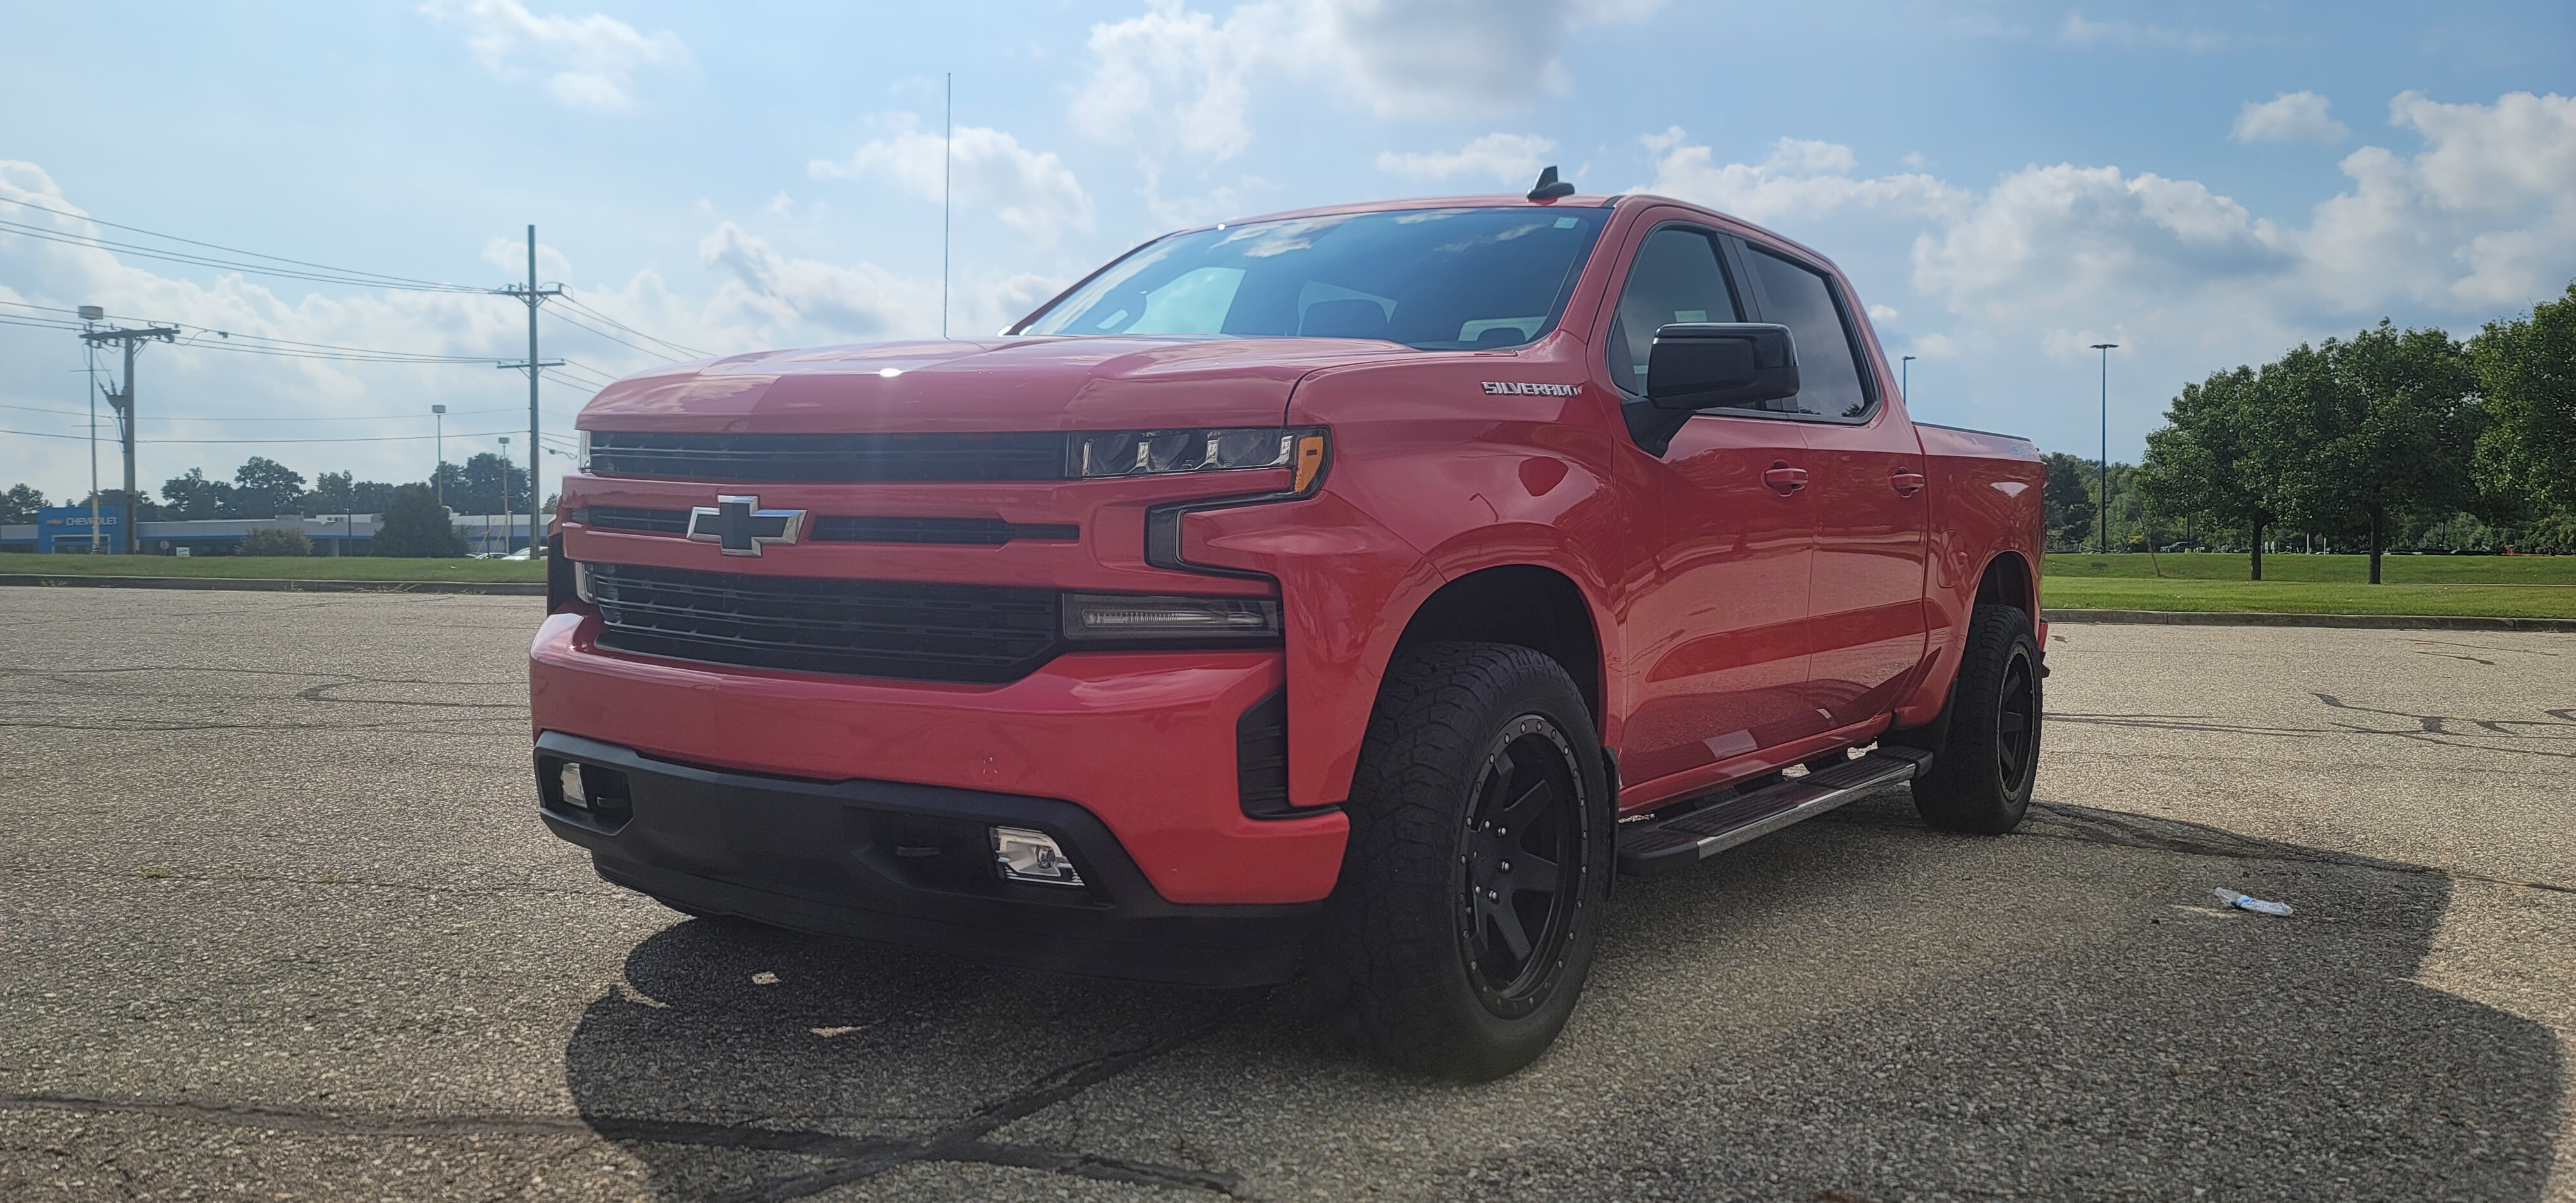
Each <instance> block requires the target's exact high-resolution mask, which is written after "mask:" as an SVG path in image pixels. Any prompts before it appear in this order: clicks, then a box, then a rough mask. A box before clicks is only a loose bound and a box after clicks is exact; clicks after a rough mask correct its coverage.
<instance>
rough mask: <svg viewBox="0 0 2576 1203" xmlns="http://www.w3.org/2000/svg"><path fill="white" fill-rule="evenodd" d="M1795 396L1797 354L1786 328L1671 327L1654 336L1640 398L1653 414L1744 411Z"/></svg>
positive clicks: (1744, 325) (1733, 324) (1747, 325)
mask: <svg viewBox="0 0 2576 1203" xmlns="http://www.w3.org/2000/svg"><path fill="white" fill-rule="evenodd" d="M1797 395H1798V348H1797V344H1796V343H1795V342H1794V341H1793V340H1792V339H1791V338H1790V337H1789V328H1788V327H1787V326H1774V325H1767V324H1764V323H1760V322H1677V323H1675V324H1673V325H1670V326H1665V327H1662V328H1660V329H1658V330H1656V331H1655V348H1654V350H1653V352H1651V353H1650V354H1649V356H1648V357H1647V359H1646V397H1647V399H1649V400H1651V401H1653V402H1654V404H1655V408H1657V409H1681V410H1699V409H1708V408H1711V407H1713V406H1721V405H1722V406H1729V407H1732V408H1737V409H1749V408H1755V407H1758V406H1760V405H1761V404H1762V403H1763V402H1766V401H1777V400H1780V399H1781V398H1783V397H1794V396H1797Z"/></svg>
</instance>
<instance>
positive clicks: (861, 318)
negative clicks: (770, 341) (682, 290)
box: [698, 221, 939, 339]
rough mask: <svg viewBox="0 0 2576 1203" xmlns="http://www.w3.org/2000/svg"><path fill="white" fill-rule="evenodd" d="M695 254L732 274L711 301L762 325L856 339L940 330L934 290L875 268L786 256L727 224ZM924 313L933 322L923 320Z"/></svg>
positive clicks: (711, 264) (714, 231) (738, 228)
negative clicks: (816, 329)
mask: <svg viewBox="0 0 2576 1203" xmlns="http://www.w3.org/2000/svg"><path fill="white" fill-rule="evenodd" d="M698 257H699V259H700V260H701V261H703V262H704V263H705V264H706V265H707V266H708V267H710V268H713V269H716V270H718V271H720V272H723V273H725V274H726V275H729V276H731V277H732V279H730V280H727V281H725V283H724V284H723V285H721V286H719V287H718V288H717V290H716V299H715V304H716V305H717V306H719V307H722V308H726V309H732V310H735V311H738V312H740V313H741V314H743V315H745V316H747V317H750V318H752V319H754V320H756V321H759V322H763V323H766V324H771V325H784V326H819V327H822V328H824V329H826V330H829V331H831V332H834V333H837V334H839V335H841V336H843V337H846V338H860V339H867V338H886V337H892V336H895V335H897V334H901V335H908V336H919V335H922V334H925V333H934V332H936V331H937V329H938V322H937V319H936V314H937V312H938V308H939V304H938V300H937V296H938V293H937V291H936V289H937V285H936V284H935V283H934V284H932V285H931V286H930V287H929V288H928V289H924V288H923V287H922V286H921V285H919V284H917V283H914V282H910V281H906V280H903V279H900V278H898V277H896V276H895V275H894V274H893V273H891V272H888V271H886V270H885V269H883V268H880V267H877V266H875V265H874V264H867V263H862V264H859V265H857V266H844V265H842V264H837V263H826V262H823V261H822V260H819V259H793V258H789V257H787V256H785V255H781V254H779V253H778V252H777V251H775V250H772V249H770V246H769V243H768V242H767V241H765V240H763V239H761V238H759V237H757V236H754V235H752V234H749V233H746V232H745V231H744V230H743V228H742V227H740V226H737V225H735V224H734V223H732V222H730V221H728V222H722V223H719V224H718V225H717V226H716V228H715V229H714V230H712V231H710V232H709V233H708V234H707V236H706V238H705V239H704V240H702V241H701V242H699V244H698ZM925 293H927V295H926V296H925V295H924V294H925ZM924 314H928V315H931V320H929V321H927V322H924V321H923V320H922V315H924Z"/></svg>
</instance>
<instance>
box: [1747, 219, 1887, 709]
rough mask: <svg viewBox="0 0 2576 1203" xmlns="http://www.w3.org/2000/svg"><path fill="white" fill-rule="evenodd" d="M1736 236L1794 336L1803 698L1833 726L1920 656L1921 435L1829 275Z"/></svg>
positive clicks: (1778, 317)
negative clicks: (1809, 576) (1803, 494)
mask: <svg viewBox="0 0 2576 1203" xmlns="http://www.w3.org/2000/svg"><path fill="white" fill-rule="evenodd" d="M1739 246H1741V247H1742V249H1743V252H1744V253H1743V256H1742V260H1741V261H1742V262H1743V264H1744V271H1743V274H1744V275H1745V276H1746V277H1747V282H1748V283H1749V284H1750V285H1751V287H1750V288H1749V289H1748V291H1750V292H1751V293H1752V294H1753V296H1754V299H1755V302H1756V307H1757V308H1758V310H1759V312H1760V314H1761V317H1760V319H1759V320H1761V321H1766V322H1777V323H1779V324H1780V325H1783V326H1787V327H1788V328H1789V332H1790V337H1791V338H1792V339H1794V340H1795V341H1796V343H1797V347H1798V381H1799V390H1798V396H1797V397H1796V399H1795V403H1796V408H1797V410H1798V411H1799V412H1800V413H1801V414H1802V415H1803V416H1804V418H1805V420H1804V421H1802V422H1800V423H1799V425H1800V426H1801V427H1802V428H1803V429H1804V431H1805V433H1806V441H1807V457H1806V460H1805V461H1804V462H1805V466H1806V468H1807V472H1808V482H1807V493H1808V495H1809V496H1808V500H1807V504H1808V505H1810V506H1812V507H1814V513H1815V537H1816V553H1815V575H1814V578H1813V581H1814V583H1813V586H1812V588H1811V592H1810V595H1809V596H1810V600H1809V605H1808V608H1809V611H1810V615H1811V617H1810V619H1809V624H1808V627H1809V631H1808V643H1807V646H1808V652H1809V655H1810V659H1809V662H1808V663H1809V667H1808V681H1809V683H1808V687H1807V697H1808V702H1809V705H1811V706H1813V707H1814V708H1815V709H1816V710H1818V711H1820V712H1821V713H1822V714H1823V715H1824V717H1825V718H1826V719H1827V721H1829V722H1830V723H1831V724H1832V725H1834V726H1837V727H1839V726H1844V725H1847V724H1851V723H1857V722H1861V721H1864V720H1866V719H1870V718H1874V717H1876V716H1878V715H1881V714H1885V713H1887V712H1888V711H1889V710H1891V709H1893V708H1894V707H1895V705H1896V694H1897V692H1898V691H1899V690H1900V689H1901V688H1903V687H1904V685H1905V684H1906V683H1907V681H1908V680H1909V679H1910V678H1911V676H1912V674H1913V670H1914V668H1915V666H1916V665H1917V664H1919V663H1921V661H1922V659H1923V652H1924V646H1925V629H1926V628H1925V622H1924V613H1923V571H1924V549H1925V541H1924V531H1925V528H1926V526H1927V525H1928V520H1929V509H1928V506H1929V498H1928V496H1927V495H1926V492H1925V488H1924V483H1925V482H1924V475H1923V445H1922V442H1921V440H1920V438H1919V436H1917V435H1916V433H1915V430H1914V424H1913V423H1912V422H1909V421H1906V420H1905V419H1904V418H1903V417H1902V416H1901V415H1895V414H1893V413H1892V410H1893V409H1894V407H1892V406H1888V405H1885V404H1881V402H1880V397H1879V392H1880V383H1881V382H1880V381H1879V380H1878V379H1877V374H1876V373H1875V371H1873V370H1872V369H1871V368H1870V366H1869V365H1870V360H1869V359H1868V358H1867V357H1866V356H1864V355H1863V354H1862V353H1861V348H1860V340H1859V339H1858V338H1857V337H1856V335H1857V334H1858V333H1859V323H1858V322H1856V321H1854V320H1853V318H1852V315H1851V308H1850V305H1849V303H1848V300H1847V298H1846V297H1845V296H1844V295H1843V292H1842V290H1841V288H1839V287H1838V286H1837V284H1836V282H1835V281H1834V280H1833V279H1832V278H1830V277H1828V276H1827V275H1825V274H1824V273H1823V272H1820V271H1818V270H1816V269H1815V268H1813V267H1811V266H1808V265H1806V264H1802V263H1799V262H1796V261H1795V260H1792V259H1790V258H1787V257H1786V256H1782V255H1775V254H1772V253H1771V252H1768V251H1765V250H1763V249H1762V248H1760V247H1757V246H1751V245H1747V244H1739Z"/></svg>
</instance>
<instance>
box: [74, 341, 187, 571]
mask: <svg viewBox="0 0 2576 1203" xmlns="http://www.w3.org/2000/svg"><path fill="white" fill-rule="evenodd" d="M177 337H179V328H178V327H176V326H138V327H133V328H130V329H115V330H84V331H82V332H81V339H82V340H83V341H85V342H87V343H89V344H90V345H91V346H94V347H97V346H105V345H107V344H108V343H119V344H122V345H123V346H124V347H125V382H124V385H123V387H122V389H121V390H120V391H118V392H113V393H109V394H108V395H107V403H108V405H109V406H110V407H111V408H113V409H115V410H116V417H117V421H118V424H119V425H120V426H122V427H123V431H124V436H125V521H123V522H120V523H118V524H117V526H118V528H119V529H120V530H122V531H123V532H124V533H123V534H121V535H119V536H118V537H117V540H116V541H117V543H118V544H119V546H118V547H117V554H119V555H133V554H134V528H135V526H136V522H135V520H134V519H135V511H136V510H137V508H138V507H137V506H136V505H135V491H134V352H135V349H136V348H138V347H140V346H142V345H143V344H144V343H147V342H153V341H155V340H158V341H160V342H165V343H166V342H169V341H170V340H172V339H174V338H177ZM90 496H91V498H92V499H93V501H94V500H95V499H96V497H97V496H98V490H96V489H92V490H90ZM94 508H95V506H94V505H93V509H94ZM90 529H91V530H92V531H95V530H97V529H98V526H97V523H96V521H95V520H93V521H92V523H91V525H90Z"/></svg>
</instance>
